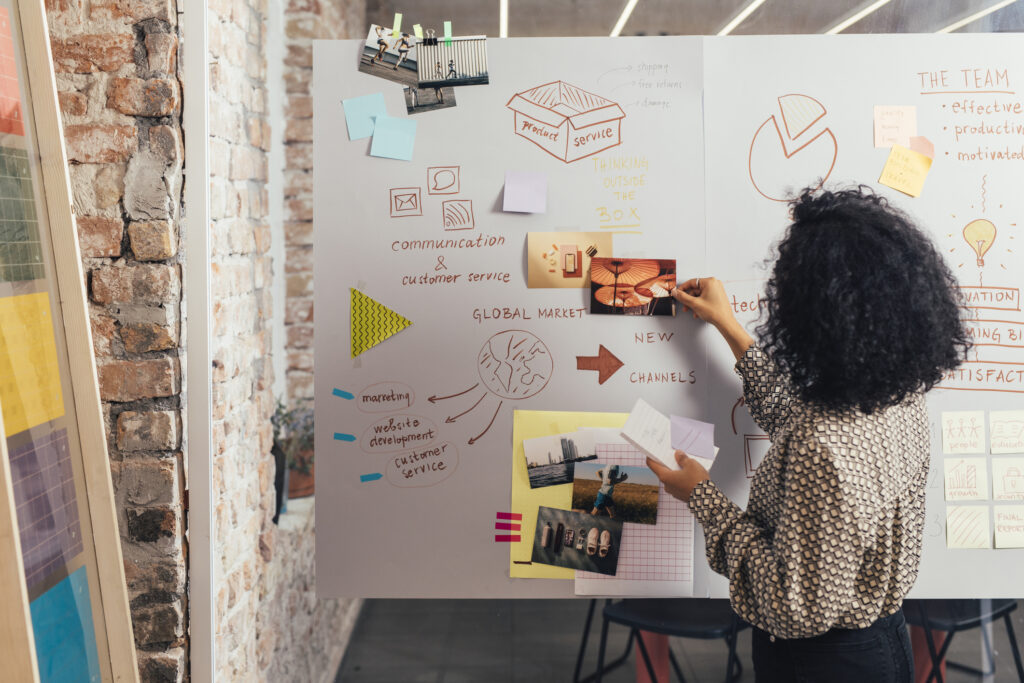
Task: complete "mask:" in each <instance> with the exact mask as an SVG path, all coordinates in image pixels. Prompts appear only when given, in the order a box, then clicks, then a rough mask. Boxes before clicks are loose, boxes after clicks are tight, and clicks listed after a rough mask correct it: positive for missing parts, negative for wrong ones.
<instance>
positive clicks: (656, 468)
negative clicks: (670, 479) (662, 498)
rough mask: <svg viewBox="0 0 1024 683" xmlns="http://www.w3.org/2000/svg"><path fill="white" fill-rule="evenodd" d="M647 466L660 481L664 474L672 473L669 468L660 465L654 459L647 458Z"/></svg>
mask: <svg viewBox="0 0 1024 683" xmlns="http://www.w3.org/2000/svg"><path fill="white" fill-rule="evenodd" d="M647 466H648V467H650V468H651V471H652V472H654V474H655V475H657V477H658V479H661V478H662V477H664V476H665V474H667V473H669V472H671V471H672V470H670V469H669V468H667V467H665V466H664V465H662V464H661V463H660V462H658V461H657V460H655V459H654V458H651V457H649V456H648V458H647Z"/></svg>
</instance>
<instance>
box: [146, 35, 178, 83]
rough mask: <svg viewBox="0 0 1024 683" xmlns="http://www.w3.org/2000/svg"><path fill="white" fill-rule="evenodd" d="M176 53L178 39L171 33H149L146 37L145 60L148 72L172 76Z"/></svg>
mask: <svg viewBox="0 0 1024 683" xmlns="http://www.w3.org/2000/svg"><path fill="white" fill-rule="evenodd" d="M177 53H178V37H177V36H175V35H174V34H172V33H150V34H149V35H147V36H146V59H147V61H148V63H149V70H150V71H160V72H163V73H167V74H172V73H174V71H175V57H176V56H177Z"/></svg>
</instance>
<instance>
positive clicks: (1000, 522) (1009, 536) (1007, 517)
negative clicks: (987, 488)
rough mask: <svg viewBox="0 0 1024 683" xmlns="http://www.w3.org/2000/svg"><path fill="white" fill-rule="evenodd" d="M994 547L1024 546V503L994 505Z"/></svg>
mask: <svg viewBox="0 0 1024 683" xmlns="http://www.w3.org/2000/svg"><path fill="white" fill-rule="evenodd" d="M992 511H993V513H994V516H995V522H996V523H995V526H996V547H997V548H1024V505H996V506H995V507H994V508H993V509H992Z"/></svg>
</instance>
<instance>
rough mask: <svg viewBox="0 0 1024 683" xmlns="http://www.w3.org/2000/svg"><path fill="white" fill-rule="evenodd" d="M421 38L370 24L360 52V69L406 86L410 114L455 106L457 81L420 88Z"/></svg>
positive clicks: (406, 103) (407, 107)
mask: <svg viewBox="0 0 1024 683" xmlns="http://www.w3.org/2000/svg"><path fill="white" fill-rule="evenodd" d="M419 49H420V48H419V39H418V38H416V36H413V35H411V34H409V33H405V32H404V31H401V32H399V33H398V35H397V36H395V35H394V31H392V30H391V29H390V28H387V27H385V26H379V25H377V24H371V25H370V30H369V32H368V33H367V35H366V43H365V44H364V45H363V49H362V52H361V53H360V55H359V71H361V72H362V73H364V74H369V75H371V76H377V77H378V78H383V79H385V80H388V81H393V82H395V83H401V84H402V85H403V86H405V88H404V96H405V111H406V113H408V114H419V113H420V112H425V111H433V110H435V109H445V108H447V107H454V106H455V90H454V88H452V87H451V86H452V85H454V83H449V84H439V85H437V86H436V87H429V88H421V87H420V86H419V75H418V73H417V62H416V53H417V51H418V50H419Z"/></svg>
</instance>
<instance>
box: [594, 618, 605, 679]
mask: <svg viewBox="0 0 1024 683" xmlns="http://www.w3.org/2000/svg"><path fill="white" fill-rule="evenodd" d="M607 644H608V619H602V620H601V643H600V644H599V645H598V646H597V671H596V672H595V673H594V681H595V682H596V683H601V676H603V675H604V648H605V646H606V645H607Z"/></svg>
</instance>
